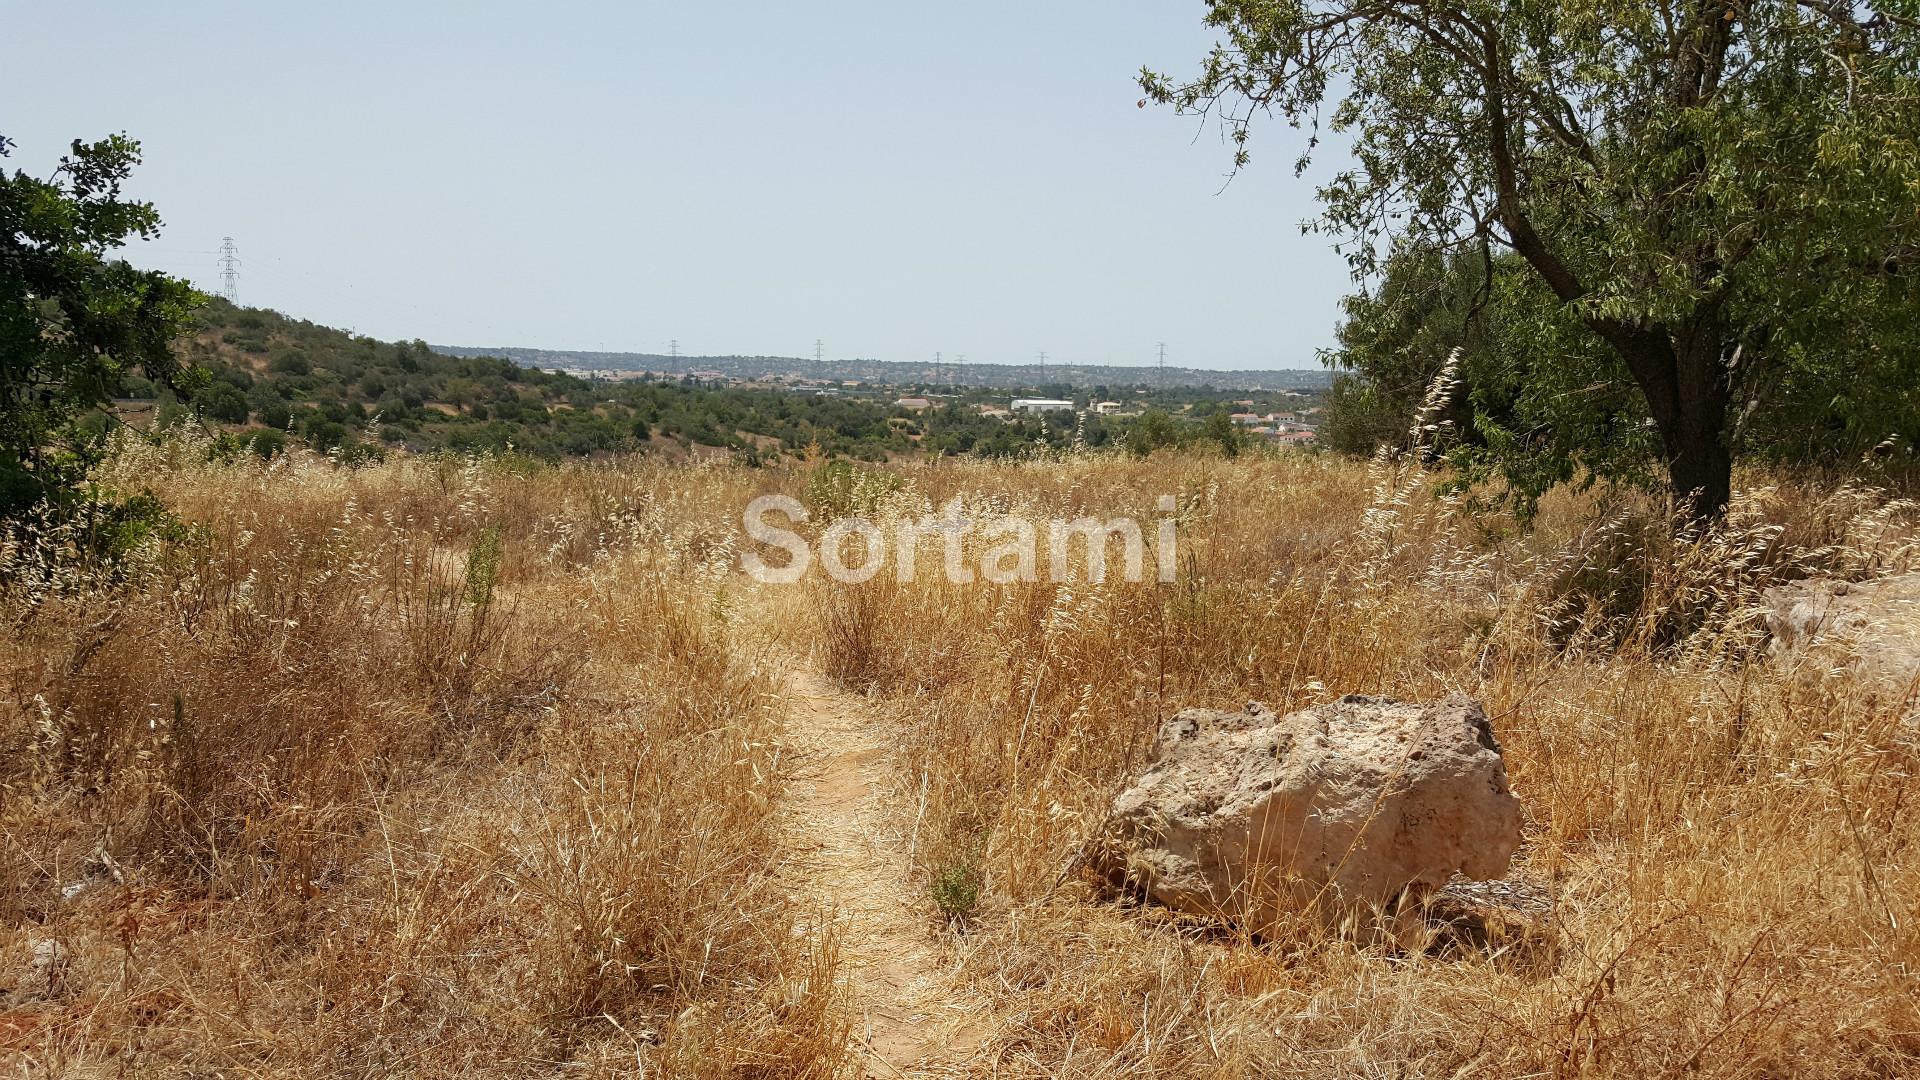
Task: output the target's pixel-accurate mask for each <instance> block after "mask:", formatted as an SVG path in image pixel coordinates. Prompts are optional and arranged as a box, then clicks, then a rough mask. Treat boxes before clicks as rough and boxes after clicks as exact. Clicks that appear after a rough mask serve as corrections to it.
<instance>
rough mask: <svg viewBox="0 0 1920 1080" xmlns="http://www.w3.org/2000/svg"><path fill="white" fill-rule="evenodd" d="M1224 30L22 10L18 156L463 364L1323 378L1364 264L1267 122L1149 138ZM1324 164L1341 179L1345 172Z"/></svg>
mask: <svg viewBox="0 0 1920 1080" xmlns="http://www.w3.org/2000/svg"><path fill="white" fill-rule="evenodd" d="M1203 12H1204V5H1203V4H1201V3H1200V2H1199V0H1155V2H1149V0H1071V2H1069V0H1025V2H977V0H976V2H969V3H961V4H924V3H901V2H899V0H894V2H891V3H880V2H855V0H826V2H820V3H811V4H801V3H793V2H784V3H767V2H761V0H747V2H741V3H731V4H713V3H675V4H667V3H586V2H560V3H555V2H548V3H542V4H532V3H519V4H505V3H482V2H463V3H457V4H456V3H415V2H409V0H388V2H385V3H358V2H338V0H332V2H328V3H316V4H290V3H262V2H255V3H230V4H213V3H198V2H192V0H169V2H167V3H154V2H152V0H144V2H139V3H133V2H126V3H91V2H87V0H62V2H59V3H45V2H31V3H29V2H15V0H0V18H4V20H5V25H6V27H7V36H8V38H9V42H8V46H7V49H6V61H5V63H4V65H0V134H6V135H8V136H10V137H12V138H13V139H14V140H15V141H16V142H17V143H18V146H17V148H16V149H15V151H14V155H13V159H12V161H11V163H10V167H16V168H24V169H26V170H28V171H30V172H34V173H40V174H44V173H45V171H46V170H47V169H48V168H49V167H50V166H51V165H52V163H53V162H54V161H55V160H56V159H57V157H58V156H59V154H60V153H61V152H62V151H63V150H64V148H65V146H66V144H67V143H68V142H69V141H70V140H72V139H73V138H75V137H77V136H80V137H87V138H96V137H99V136H100V135H103V134H106V133H108V132H112V131H121V130H124V131H126V132H128V133H129V134H131V135H132V136H134V137H135V138H137V139H140V140H141V141H142V142H143V143H144V144H145V150H146V164H145V165H144V166H143V167H142V169H141V170H140V171H139V173H138V174H136V177H135V183H134V186H133V190H134V193H135V194H136V195H138V196H139V197H142V198H147V199H151V200H153V201H154V202H156V203H157V204H158V206H159V209H160V212H161V214H162V216H163V217H164V218H165V219H166V223H167V228H166V230H165V233H164V234H163V235H162V237H161V238H160V239H159V240H158V241H155V242H153V243H151V244H148V245H144V247H142V248H138V249H136V253H135V254H133V255H131V256H130V257H131V258H132V259H133V260H134V261H135V262H136V263H138V264H142V265H149V266H154V267H159V268H163V269H166V270H168V271H171V272H174V273H177V274H181V275H184V276H188V277H191V278H192V279H193V280H195V281H196V282H198V283H200V284H201V285H202V286H204V287H209V288H212V287H216V286H217V285H218V271H217V268H216V265H215V254H214V249H215V248H217V247H218V246H219V242H220V238H221V237H222V236H225V235H231V236H233V237H234V239H235V241H236V242H237V243H238V245H239V247H240V252H241V256H242V258H243V259H244V266H243V267H242V271H241V278H240V298H241V301H242V302H243V303H249V304H258V305H264V306H268V307H274V308H278V309H281V310H283V311H286V312H289V313H291V314H294V315H298V316H301V317H304V318H310V319H313V320H314V321H316V322H323V323H329V324H334V325H340V326H349V327H353V328H355V329H357V330H359V331H360V332H362V333H367V334H372V335H374V336H376V337H382V338H414V337H420V338H425V339H427V340H429V341H433V342H436V343H443V344H463V345H531V346H544V347H548V348H575V349H615V350H629V351H643V352H656V351H665V350H666V348H667V343H668V341H669V339H674V338H677V339H678V340H679V342H680V348H681V351H682V352H683V353H747V354H755V353H766V354H783V355H803V354H806V353H809V352H811V350H812V346H813V342H814V339H815V338H821V339H824V340H825V342H826V353H827V355H828V356H831V357H838V356H873V357H879V358H881V359H892V360H910V359H920V358H925V357H931V356H932V354H933V353H934V351H935V350H941V351H944V352H945V353H946V355H947V357H948V358H949V359H951V358H952V357H953V355H954V354H956V353H964V354H965V355H966V356H967V358H968V359H969V360H979V361H1000V362H1008V361H1015V362H1017V361H1022V360H1026V359H1030V358H1031V357H1032V356H1033V355H1034V354H1035V353H1036V352H1037V351H1038V350H1041V349H1045V350H1046V351H1047V353H1048V358H1049V361H1050V362H1061V363H1150V362H1151V361H1152V359H1153V343H1154V342H1156V341H1160V340H1165V341H1166V342H1168V357H1169V361H1170V362H1174V363H1180V364H1185V365H1190V366H1202V367H1306V366H1312V365H1313V362H1314V350H1315V349H1316V348H1317V347H1320V346H1324V345H1326V344H1328V343H1329V342H1330V341H1331V338H1332V332H1333V327H1334V323H1335V320H1336V307H1335V305H1336V301H1337V300H1338V298H1339V297H1340V295H1342V294H1343V293H1344V292H1346V291H1347V289H1348V287H1349V286H1348V281H1347V277H1346V269H1345V265H1344V263H1342V262H1341V260H1340V259H1339V258H1338V257H1337V256H1335V255H1333V254H1332V252H1331V250H1330V249H1329V247H1328V245H1327V242H1326V240H1325V239H1324V238H1321V237H1316V236H1302V235H1301V234H1300V230H1299V224H1300V222H1301V221H1302V220H1303V219H1304V218H1306V217H1308V216H1310V215H1311V214H1312V213H1313V199H1312V184H1311V182H1310V181H1303V180H1296V179H1295V178H1294V176H1293V170H1292V162H1293V158H1294V157H1295V155H1296V154H1297V152H1298V148H1299V145H1300V144H1299V141H1298V135H1297V134H1296V133H1295V132H1292V131H1290V130H1288V129H1287V128H1286V127H1285V126H1284V125H1283V124H1280V123H1277V122H1275V123H1271V124H1269V125H1268V126H1267V127H1266V128H1265V129H1264V131H1262V132H1260V133H1259V134H1258V135H1256V139H1257V141H1256V144H1255V147H1254V150H1255V161H1254V166H1253V168H1252V170H1251V171H1250V172H1247V173H1244V174H1242V175H1241V176H1240V177H1239V178H1237V179H1235V180H1234V181H1233V183H1232V184H1231V185H1228V186H1226V188H1225V190H1224V191H1223V190H1221V189H1222V184H1223V181H1224V179H1225V173H1226V171H1227V167H1228V165H1229V152H1228V150H1227V148H1226V147H1225V146H1224V145H1222V143H1221V141H1220V138H1219V136H1218V133H1217V131H1216V129H1214V128H1213V127H1211V126H1202V125H1200V124H1199V123H1198V122H1197V121H1194V120H1192V119H1182V118H1179V117H1176V116H1174V115H1172V113H1171V112H1170V111H1168V110H1164V109H1161V108H1158V107H1155V106H1148V107H1147V108H1145V109H1140V108H1137V107H1136V105H1135V103H1136V101H1137V100H1138V99H1139V97H1140V94H1139V90H1138V87H1137V86H1136V85H1135V83H1134V77H1135V74H1136V72H1137V71H1138V70H1139V68H1140V67H1141V65H1143V64H1147V65H1151V66H1154V67H1156V68H1159V69H1161V70H1171V71H1174V72H1179V73H1184V72H1187V71H1190V70H1192V69H1193V68H1194V66H1195V65H1196V64H1197V63H1198V61H1199V59H1200V57H1201V56H1202V55H1203V53H1204V51H1205V49H1206V47H1207V46H1208V45H1209V44H1210V43H1211V42H1212V40H1213V35H1212V34H1211V33H1210V32H1209V31H1208V30H1207V29H1206V28H1205V27H1204V26H1202V25H1201V22H1200V20H1201V16H1202V14H1203ZM1325 171H1326V170H1325V169H1316V172H1317V173H1324V172H1325Z"/></svg>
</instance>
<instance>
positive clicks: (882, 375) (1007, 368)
mask: <svg viewBox="0 0 1920 1080" xmlns="http://www.w3.org/2000/svg"><path fill="white" fill-rule="evenodd" d="M433 350H434V351H435V352H438V353H443V354H445V355H447V356H458V357H473V356H504V357H507V358H508V359H511V360H513V361H514V362H516V363H519V364H522V365H525V366H528V367H538V368H545V369H555V368H559V369H564V370H566V371H573V372H591V371H654V372H662V373H669V374H674V375H683V374H686V373H689V372H694V371H711V372H717V373H719V374H721V375H727V376H731V377H733V378H739V379H764V378H768V377H770V376H774V377H777V376H787V377H791V378H794V379H798V380H805V381H810V382H841V381H844V380H848V379H858V380H860V381H861V382H873V383H884V384H887V385H890V386H902V387H911V386H978V387H988V388H995V389H1009V390H1017V389H1021V388H1035V389H1037V388H1039V387H1040V386H1042V385H1046V386H1070V387H1073V388H1075V389H1079V390H1088V389H1092V388H1094V387H1096V386H1107V387H1114V388H1133V387H1151V388H1154V389H1163V388H1170V387H1183V386H1184V387H1207V388H1212V389H1217V390H1260V391H1273V390H1303V391H1304V390H1324V389H1326V388H1327V387H1329V386H1331V385H1332V384H1333V376H1332V373H1331V372H1328V371H1326V370H1324V369H1320V368H1315V369H1311V370H1281V371H1215V370H1208V369H1205V368H1187V367H1171V366H1170V367H1168V368H1166V369H1165V370H1164V371H1162V370H1160V369H1158V368H1147V367H1123V366H1120V365H1109V364H1072V365H1065V364H1061V365H1056V364H1048V365H1047V367H1046V370H1045V372H1044V373H1043V372H1042V371H1041V369H1040V365H1039V364H1037V363H1035V364H955V363H945V364H941V365H939V366H937V367H936V366H935V365H934V364H933V363H931V362H927V363H913V362H902V361H898V360H819V361H816V360H813V359H810V358H807V357H800V356H678V357H675V356H667V355H665V354H661V353H627V352H593V351H590V350H573V349H531V348H525V347H521V346H509V345H501V346H487V347H484V348H478V347H472V346H465V345H435V346H433Z"/></svg>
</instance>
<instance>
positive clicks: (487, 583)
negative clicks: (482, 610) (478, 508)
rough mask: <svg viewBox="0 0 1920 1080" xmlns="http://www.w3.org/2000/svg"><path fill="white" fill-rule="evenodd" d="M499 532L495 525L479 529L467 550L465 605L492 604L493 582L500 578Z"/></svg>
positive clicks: (482, 605)
mask: <svg viewBox="0 0 1920 1080" xmlns="http://www.w3.org/2000/svg"><path fill="white" fill-rule="evenodd" d="M500 546H501V532H500V528H499V526H497V525H489V526H487V527H486V528H484V529H481V530H480V531H479V533H477V534H476V535H475V536H474V538H473V543H472V544H471V545H470V546H469V547H468V548H467V603H469V604H472V605H473V606H474V607H486V606H487V605H489V604H491V603H493V586H494V582H495V581H497V580H499V577H500Z"/></svg>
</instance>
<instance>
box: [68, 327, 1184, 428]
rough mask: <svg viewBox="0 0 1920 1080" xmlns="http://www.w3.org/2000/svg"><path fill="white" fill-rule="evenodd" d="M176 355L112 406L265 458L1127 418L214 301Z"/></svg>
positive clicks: (1102, 424) (1108, 423)
mask: <svg viewBox="0 0 1920 1080" xmlns="http://www.w3.org/2000/svg"><path fill="white" fill-rule="evenodd" d="M178 351H179V353H180V357H181V360H182V361H183V362H184V363H185V364H186V365H188V366H189V367H193V368H199V369H202V370H203V371H204V372H205V379H204V380H203V381H202V383H201V385H199V387H198V388H197V389H195V390H193V391H192V392H191V394H188V395H184V400H183V396H177V395H175V394H174V393H172V392H170V391H169V390H167V389H165V388H163V387H159V386H156V385H155V384H153V383H152V382H149V381H147V380H145V379H142V378H139V377H130V378H129V379H128V380H126V384H125V386H124V388H123V390H122V394H123V395H124V396H123V397H122V398H121V399H120V406H119V408H118V409H117V412H118V413H119V414H120V415H121V416H122V417H123V418H125V419H127V420H128V421H129V422H133V423H136V424H141V425H144V424H145V423H148V422H151V423H156V424H158V425H160V426H162V427H167V426H173V425H177V424H179V423H183V422H195V421H197V422H199V423H201V424H204V425H206V426H208V427H209V428H211V429H213V430H214V431H215V432H216V433H218V434H219V435H220V436H221V441H222V444H223V445H225V446H227V447H229V448H232V449H236V450H238V449H244V450H251V451H252V452H254V453H257V454H259V455H261V456H263V457H272V456H273V455H274V454H277V453H279V452H280V451H281V450H282V449H283V448H284V447H286V446H287V445H288V444H289V442H290V441H291V442H293V443H296V444H301V445H305V446H308V447H310V448H312V449H314V450H317V451H321V452H327V453H337V454H339V455H341V456H343V457H344V458H346V459H348V460H364V459H370V458H375V457H378V456H380V455H381V454H382V453H384V452H385V451H386V450H389V449H393V448H405V449H407V450H410V451H414V452H433V451H452V452H456V453H473V452H495V453H498V452H504V451H507V450H509V449H511V450H513V451H517V452H519V453H523V454H528V455H531V456H534V457H540V458H547V459H557V458H561V457H584V456H591V455H596V454H613V453H627V452H636V451H646V450H659V451H664V452H697V450H698V449H699V448H708V449H717V450H729V451H737V452H738V453H739V454H740V455H741V456H742V457H743V458H745V459H746V460H747V461H748V462H749V463H760V462H764V461H768V460H773V459H776V458H778V457H780V456H782V455H802V454H807V453H812V452H818V453H821V454H824V455H827V456H844V457H852V458H857V459H861V460H866V461H883V460H889V459H893V458H899V457H912V456H921V455H932V456H940V455H948V454H962V453H972V454H984V455H988V456H1012V455H1019V454H1022V453H1026V452H1029V451H1031V450H1032V449H1034V448H1035V447H1040V446H1047V447H1053V448H1063V447H1066V446H1068V445H1071V444H1073V443H1074V442H1076V441H1078V442H1080V443H1081V444H1083V445H1088V446H1101V445H1106V444H1109V443H1113V442H1117V441H1119V440H1121V439H1122V438H1124V437H1125V433H1126V427H1125V425H1126V424H1127V421H1123V420H1116V419H1113V418H1100V417H1088V418H1086V419H1085V420H1083V421H1076V419H1075V417H1074V416H1073V415H1072V414H1068V413H1056V414H1050V415H1044V416H1036V417H1022V418H1012V419H1003V418H999V417H993V416H983V415H981V414H980V412H979V410H978V409H976V408H973V407H971V406H970V405H965V404H962V403H960V402H957V401H956V402H952V403H948V404H945V405H943V406H941V407H936V408H933V409H928V410H923V411H918V412H915V411H909V410H906V409H901V408H899V407H896V406H895V405H893V404H891V402H890V401H888V400H885V399H884V398H885V397H886V395H882V399H881V400H872V399H862V398H858V397H842V396H821V395H816V394H809V393H800V392H792V391H783V390H774V389H764V388H742V387H729V386H725V385H720V384H715V383H703V382H700V381H697V380H694V379H691V378H682V379H678V380H668V379H634V380H623V381H618V382H603V381H589V380H587V379H583V378H580V377H578V376H574V375H568V374H560V373H554V372H549V371H543V370H540V369H538V368H529V367H521V366H520V365H518V364H515V363H513V362H512V361H510V360H506V359H502V358H499V357H460V356H448V355H444V354H442V353H439V352H436V351H434V350H433V349H432V348H430V347H429V346H428V345H427V344H426V343H425V342H423V341H411V342H385V341H377V340H375V339H373V338H370V337H363V336H357V335H354V334H350V333H348V332H346V331H343V330H337V329H334V328H332V327H327V326H321V325H319V324H317V323H313V322H308V321H306V320H303V319H295V318H291V317H289V316H286V315H282V314H280V313H279V312H275V311H269V310H265V309H260V308H243V307H236V306H234V305H232V304H229V303H227V302H225V301H223V300H219V299H213V300H211V301H210V302H209V303H208V304H207V305H206V307H205V308H204V309H203V310H202V312H201V314H200V323H199V326H198V328H197V329H196V331H195V332H194V333H193V334H192V335H191V336H190V337H188V338H185V339H183V340H182V342H181V343H180V344H179V346H178ZM104 424H105V419H104V418H100V419H99V420H97V421H96V426H103V425H104ZM1162 426H1163V427H1164V425H1162ZM1143 437H1144V438H1146V439H1147V440H1148V445H1147V446H1146V448H1148V449H1151V448H1152V447H1153V446H1157V445H1171V444H1172V443H1175V442H1178V441H1181V440H1180V439H1179V438H1178V437H1177V436H1175V435H1172V434H1169V433H1168V432H1166V431H1164V430H1161V429H1160V428H1155V429H1153V430H1152V431H1149V432H1147V433H1145V435H1144V436H1143ZM1134 441H1135V442H1138V441H1139V439H1135V440H1134Z"/></svg>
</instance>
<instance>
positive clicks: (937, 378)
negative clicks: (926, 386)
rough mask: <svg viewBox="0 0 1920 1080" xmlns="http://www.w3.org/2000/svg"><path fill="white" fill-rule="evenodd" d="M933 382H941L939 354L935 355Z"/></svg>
mask: <svg viewBox="0 0 1920 1080" xmlns="http://www.w3.org/2000/svg"><path fill="white" fill-rule="evenodd" d="M933 381H934V382H936V383H937V382H939V381H940V354H939V353H938V352H936V353H934V354H933Z"/></svg>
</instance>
